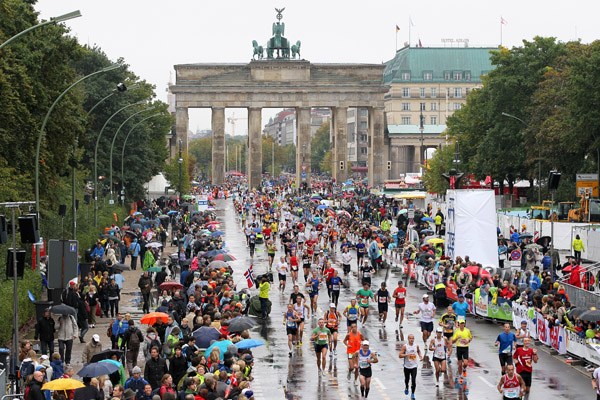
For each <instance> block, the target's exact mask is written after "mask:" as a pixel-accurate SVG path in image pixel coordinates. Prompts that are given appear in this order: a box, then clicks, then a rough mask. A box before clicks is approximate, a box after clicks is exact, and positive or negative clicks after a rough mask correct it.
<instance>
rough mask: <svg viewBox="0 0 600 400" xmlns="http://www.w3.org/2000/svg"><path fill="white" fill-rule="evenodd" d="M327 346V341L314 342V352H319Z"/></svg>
mask: <svg viewBox="0 0 600 400" xmlns="http://www.w3.org/2000/svg"><path fill="white" fill-rule="evenodd" d="M328 348H329V346H328V345H327V343H325V344H316V343H315V352H316V353H317V354H320V353H321V351H323V349H328Z"/></svg>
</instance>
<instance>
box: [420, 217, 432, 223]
mask: <svg viewBox="0 0 600 400" xmlns="http://www.w3.org/2000/svg"><path fill="white" fill-rule="evenodd" d="M421 221H427V222H433V218H431V217H425V218H421Z"/></svg>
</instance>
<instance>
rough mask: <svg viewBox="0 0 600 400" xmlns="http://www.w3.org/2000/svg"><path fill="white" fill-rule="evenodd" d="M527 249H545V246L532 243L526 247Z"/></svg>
mask: <svg viewBox="0 0 600 400" xmlns="http://www.w3.org/2000/svg"><path fill="white" fill-rule="evenodd" d="M525 248H526V249H538V250H539V249H543V248H544V246H541V245H539V244H535V243H530V244H528V245H527V246H525Z"/></svg>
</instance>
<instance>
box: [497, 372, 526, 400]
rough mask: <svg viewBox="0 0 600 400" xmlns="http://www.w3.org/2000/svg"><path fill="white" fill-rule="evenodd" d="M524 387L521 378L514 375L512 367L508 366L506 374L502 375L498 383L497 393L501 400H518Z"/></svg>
mask: <svg viewBox="0 0 600 400" xmlns="http://www.w3.org/2000/svg"><path fill="white" fill-rule="evenodd" d="M524 387H525V382H523V378H521V376H520V375H519V374H516V373H515V367H514V365H512V364H511V365H509V366H508V367H507V368H506V374H505V375H502V378H500V382H499V383H498V391H499V392H500V393H501V394H502V400H512V399H520V398H521V391H522V389H523V388H524Z"/></svg>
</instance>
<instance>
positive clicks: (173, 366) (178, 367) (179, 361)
mask: <svg viewBox="0 0 600 400" xmlns="http://www.w3.org/2000/svg"><path fill="white" fill-rule="evenodd" d="M187 368H188V366H187V359H186V358H185V356H184V355H183V353H182V351H181V347H180V346H177V347H175V355H173V357H171V359H170V360H169V373H170V374H171V376H172V377H173V382H175V384H177V383H178V382H179V381H180V380H181V378H183V376H184V375H185V373H186V371H187Z"/></svg>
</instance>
